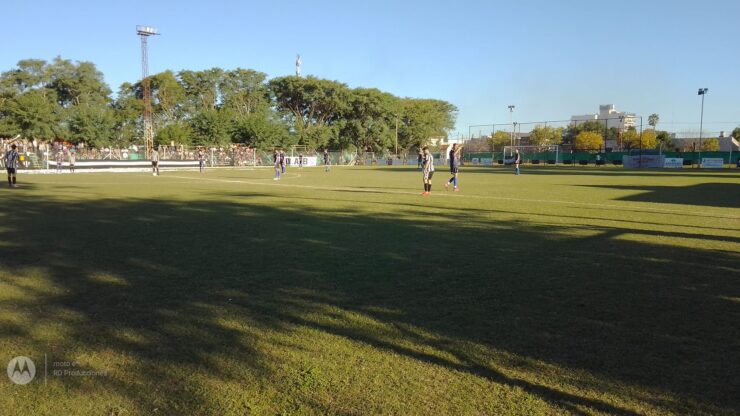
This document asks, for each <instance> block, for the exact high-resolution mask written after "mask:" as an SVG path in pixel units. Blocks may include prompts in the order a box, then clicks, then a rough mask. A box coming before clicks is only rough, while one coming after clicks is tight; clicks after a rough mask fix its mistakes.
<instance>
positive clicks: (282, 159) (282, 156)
mask: <svg viewBox="0 0 740 416" xmlns="http://www.w3.org/2000/svg"><path fill="white" fill-rule="evenodd" d="M280 172H281V173H285V152H284V151H283V150H281V151H280Z"/></svg>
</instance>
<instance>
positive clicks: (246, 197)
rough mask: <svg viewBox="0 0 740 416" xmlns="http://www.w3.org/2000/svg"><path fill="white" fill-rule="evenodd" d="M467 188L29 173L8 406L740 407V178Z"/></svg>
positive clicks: (510, 179)
mask: <svg viewBox="0 0 740 416" xmlns="http://www.w3.org/2000/svg"><path fill="white" fill-rule="evenodd" d="M447 177H448V175H447V174H446V172H444V171H443V170H442V169H440V170H439V171H438V173H437V176H435V186H434V189H433V194H432V196H431V197H427V198H425V197H421V196H419V193H420V192H421V191H422V189H421V177H420V174H419V173H418V172H417V171H415V170H412V169H408V168H370V167H367V168H360V167H356V168H335V169H334V170H333V171H332V172H330V173H325V172H323V170H322V169H321V168H315V169H304V170H302V171H298V170H296V169H293V170H290V171H289V172H288V174H287V175H286V177H285V179H283V180H282V181H281V182H279V183H276V182H274V181H272V180H271V178H272V170H270V169H257V170H218V171H217V170H210V171H208V172H206V173H205V174H202V175H201V174H198V173H197V172H167V171H163V173H162V176H160V177H156V178H155V177H152V176H151V175H148V174H144V173H125V174H113V173H96V174H87V173H86V174H82V173H79V174H76V175H68V174H65V175H21V176H20V177H19V180H20V184H21V185H22V187H21V188H18V189H7V188H0V351H2V353H3V354H2V356H0V358H1V359H0V363H1V365H3V366H5V365H6V363H7V362H8V361H9V360H10V359H11V358H13V357H15V356H19V355H23V356H28V357H30V358H32V359H33V360H34V362H35V364H36V377H35V379H34V380H33V381H32V382H31V383H30V384H28V385H16V384H13V383H12V382H11V381H10V380H9V379H8V378H5V379H4V380H5V381H3V382H0V409H3V410H2V411H0V413H2V414H13V415H191V414H192V415H232V414H236V415H242V414H258V415H262V414H266V415H275V414H343V415H355V414H397V415H415V414H418V415H442V414H454V415H458V414H473V415H505V414H522V415H532V414H542V415H552V414H616V415H636V414H640V415H642V414H645V415H657V414H695V415H698V414H707V415H709V414H712V415H716V414H738V413H739V412H740V377H738V374H739V373H740V264H739V261H740V254H739V253H740V173H739V172H736V171H729V170H728V171H723V172H712V171H700V170H688V169H687V170H678V171H658V172H656V171H629V170H623V169H617V168H605V169H603V170H600V169H596V168H545V167H543V168H539V169H534V168H531V169H526V168H525V169H524V170H523V174H522V175H521V176H519V177H516V176H514V175H513V174H512V172H511V170H509V169H504V168H498V167H496V168H466V169H464V170H463V171H462V173H461V188H462V192H460V193H458V194H453V193H452V192H445V191H444V190H443V188H442V186H441V184H442V183H443V181H445V180H446V179H447ZM45 361H46V364H45ZM65 363H71V364H70V366H74V367H72V368H76V369H79V370H82V371H93V372H99V373H91V374H87V373H85V374H83V375H77V376H72V375H69V374H61V375H58V374H55V373H54V372H55V371H62V370H68V369H69V368H65V367H62V366H64V365H66V364H65ZM8 412H9V413H8Z"/></svg>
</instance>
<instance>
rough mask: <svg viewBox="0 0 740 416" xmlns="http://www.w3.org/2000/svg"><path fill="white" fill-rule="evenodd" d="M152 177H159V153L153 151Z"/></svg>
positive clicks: (155, 150)
mask: <svg viewBox="0 0 740 416" xmlns="http://www.w3.org/2000/svg"><path fill="white" fill-rule="evenodd" d="M152 176H159V151H158V150H157V149H152Z"/></svg>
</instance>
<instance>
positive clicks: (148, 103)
mask: <svg viewBox="0 0 740 416" xmlns="http://www.w3.org/2000/svg"><path fill="white" fill-rule="evenodd" d="M136 34H137V35H139V38H141V86H142V90H143V91H142V93H143V94H142V95H143V97H142V98H143V99H144V112H143V121H144V147H145V148H146V150H145V152H146V157H147V158H149V157H151V155H152V148H153V147H154V126H153V123H152V92H151V88H150V80H149V52H148V42H147V41H148V38H149V36H154V35H158V34H159V33H157V29H156V28H153V27H150V26H136Z"/></svg>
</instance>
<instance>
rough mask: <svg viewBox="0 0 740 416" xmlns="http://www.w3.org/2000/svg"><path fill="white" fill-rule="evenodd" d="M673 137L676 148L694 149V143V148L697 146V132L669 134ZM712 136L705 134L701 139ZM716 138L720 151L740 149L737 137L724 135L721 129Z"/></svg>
mask: <svg viewBox="0 0 740 416" xmlns="http://www.w3.org/2000/svg"><path fill="white" fill-rule="evenodd" d="M671 137H672V138H673V143H674V144H675V145H676V148H678V149H680V150H691V149H694V145H696V148H697V149H698V148H699V141H700V140H699V134H698V133H689V134H681V133H678V134H676V133H674V134H672V135H671ZM711 138H714V137H713V136H707V137H704V138H703V139H702V140H706V139H711ZM717 140H719V150H720V152H730V151H732V152H737V151H740V142H738V140H737V139H735V138H734V137H732V136H727V135H725V132H723V131H721V132H720V133H719V137H717Z"/></svg>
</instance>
